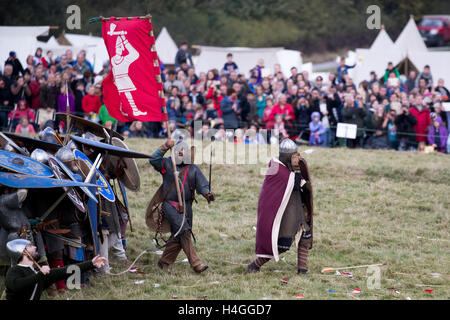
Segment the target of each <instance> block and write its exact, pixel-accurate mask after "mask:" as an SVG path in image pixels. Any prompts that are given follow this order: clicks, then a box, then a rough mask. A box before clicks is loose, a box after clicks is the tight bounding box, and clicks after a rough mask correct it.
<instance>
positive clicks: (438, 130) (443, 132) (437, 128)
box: [428, 116, 448, 153]
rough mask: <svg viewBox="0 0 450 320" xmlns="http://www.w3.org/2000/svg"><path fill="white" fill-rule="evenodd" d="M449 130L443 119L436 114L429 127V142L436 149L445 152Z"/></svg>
mask: <svg viewBox="0 0 450 320" xmlns="http://www.w3.org/2000/svg"><path fill="white" fill-rule="evenodd" d="M447 138H448V132H447V129H446V128H445V126H444V125H443V124H442V119H441V117H439V116H435V117H434V119H433V122H432V125H431V126H429V127H428V144H429V145H432V146H433V147H434V149H435V150H436V151H440V152H443V153H445V152H446V150H447V147H446V146H447Z"/></svg>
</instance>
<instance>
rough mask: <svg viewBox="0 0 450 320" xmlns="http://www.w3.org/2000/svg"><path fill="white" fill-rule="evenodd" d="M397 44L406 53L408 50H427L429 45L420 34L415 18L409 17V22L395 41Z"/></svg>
mask: <svg viewBox="0 0 450 320" xmlns="http://www.w3.org/2000/svg"><path fill="white" fill-rule="evenodd" d="M395 46H396V47H397V48H398V49H399V50H400V51H401V52H402V54H403V55H406V53H407V52H412V51H415V52H427V46H426V45H425V42H424V41H423V39H422V37H421V36H420V33H419V29H417V25H416V23H415V22H414V19H413V18H412V17H411V18H409V21H408V23H407V24H406V26H405V27H404V28H403V30H402V32H401V33H400V35H399V36H398V38H397V40H396V41H395Z"/></svg>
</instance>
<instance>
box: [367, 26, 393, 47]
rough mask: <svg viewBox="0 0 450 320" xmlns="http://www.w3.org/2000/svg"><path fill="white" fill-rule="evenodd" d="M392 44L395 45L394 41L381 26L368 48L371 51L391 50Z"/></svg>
mask: <svg viewBox="0 0 450 320" xmlns="http://www.w3.org/2000/svg"><path fill="white" fill-rule="evenodd" d="M397 41H398V39H397ZM394 46H395V44H394V41H392V39H391V37H389V35H388V34H387V32H386V30H384V27H382V28H381V30H380V32H378V35H377V37H376V38H375V40H374V41H373V43H372V45H371V46H370V50H371V51H381V50H393V49H394Z"/></svg>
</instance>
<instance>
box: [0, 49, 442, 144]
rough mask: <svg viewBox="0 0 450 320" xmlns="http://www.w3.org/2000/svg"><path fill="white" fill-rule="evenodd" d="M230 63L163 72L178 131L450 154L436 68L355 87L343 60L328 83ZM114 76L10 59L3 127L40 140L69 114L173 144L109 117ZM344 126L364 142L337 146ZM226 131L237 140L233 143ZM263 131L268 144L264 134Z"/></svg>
mask: <svg viewBox="0 0 450 320" xmlns="http://www.w3.org/2000/svg"><path fill="white" fill-rule="evenodd" d="M223 62H224V65H223V67H218V68H217V69H212V70H209V71H208V72H200V73H197V72H196V70H195V67H194V65H193V64H192V55H191V53H190V51H189V49H188V45H187V44H186V43H183V44H182V45H181V46H180V49H179V51H178V53H177V55H176V57H175V59H174V64H173V67H172V68H169V67H167V68H166V67H164V66H163V65H162V66H161V70H162V79H163V83H164V85H163V87H164V93H165V99H166V107H167V112H168V117H169V123H170V125H169V126H170V129H171V130H175V129H176V128H184V129H187V130H188V131H189V132H190V133H191V134H192V135H194V126H193V124H194V121H197V120H198V121H201V124H202V126H201V130H202V132H207V131H208V129H210V128H214V129H216V133H215V138H216V140H219V141H220V140H224V139H231V140H234V141H242V142H245V143H257V144H265V143H275V142H278V141H279V140H280V139H283V138H286V137H289V138H291V139H293V140H295V141H296V142H297V143H299V144H309V145H314V146H322V147H336V146H347V147H349V148H371V149H396V150H419V151H422V150H424V148H425V146H427V145H428V146H433V148H434V149H435V150H436V151H440V152H446V153H448V152H450V138H449V135H448V131H449V128H450V112H448V111H447V110H448V108H447V109H446V107H445V101H447V100H448V99H449V96H450V92H449V90H448V89H447V88H446V87H445V83H444V80H443V79H434V78H433V76H432V70H430V67H429V66H425V67H424V69H423V70H421V71H420V72H416V71H410V72H409V74H408V75H400V73H399V70H397V68H396V67H395V66H394V65H393V64H392V63H389V64H388V65H387V67H386V71H385V73H384V74H382V75H377V74H375V72H372V73H371V75H370V79H367V80H365V81H362V82H361V83H358V84H355V83H353V80H352V78H351V77H350V76H349V69H351V68H353V67H355V65H346V64H345V59H344V58H342V59H341V63H340V65H339V66H338V68H337V70H336V72H335V73H329V75H328V77H327V78H326V79H324V78H322V76H317V77H316V78H315V79H310V75H309V73H308V72H307V71H301V70H298V69H297V68H296V67H292V68H291V70H290V74H283V72H282V71H281V67H280V65H278V64H276V65H274V66H265V65H264V61H263V60H262V59H259V60H258V61H256V64H255V67H254V68H253V69H252V70H250V72H249V76H246V74H247V72H248V70H240V69H239V66H238V65H237V64H236V62H234V60H233V55H232V54H228V55H227V56H226V60H225V57H224V61H223ZM223 62H220V61H218V62H217V63H218V65H219V64H221V63H223ZM267 67H271V68H272V69H273V70H272V69H270V70H269V68H267ZM109 68H110V66H109V63H108V62H106V63H105V64H104V69H103V70H102V71H101V72H99V73H98V74H96V73H94V71H93V67H92V65H91V63H90V62H89V61H87V60H86V52H85V51H80V52H79V53H78V54H77V55H76V57H74V56H73V53H72V51H71V50H67V51H66V52H65V54H63V55H61V56H58V57H54V55H53V53H52V52H51V51H48V52H46V55H45V56H44V55H43V51H42V49H40V48H38V49H37V50H36V52H35V54H34V55H29V56H28V58H27V60H26V62H25V66H23V65H22V64H21V62H20V61H19V60H18V59H17V58H16V54H15V52H11V53H10V57H9V58H8V60H7V61H6V62H5V65H4V68H3V72H2V75H1V78H0V103H1V109H0V125H1V127H2V128H3V130H10V131H15V132H17V133H33V132H37V131H39V130H42V128H44V127H45V126H48V125H59V124H54V123H53V122H52V121H53V119H54V117H53V116H54V113H55V112H66V107H67V105H69V107H70V112H71V113H72V114H76V115H79V116H82V117H85V118H87V119H90V120H93V121H96V122H100V123H101V124H103V125H105V126H107V127H110V128H114V129H116V130H118V131H119V132H121V133H122V134H123V135H125V136H128V137H148V138H164V137H166V136H167V128H166V125H165V124H164V123H155V122H140V121H135V122H131V123H123V122H117V121H116V120H115V119H114V118H112V117H111V116H110V115H109V114H108V110H107V108H106V107H105V105H104V104H103V101H102V100H103V99H102V81H103V79H104V78H105V77H106V75H107V74H108V73H109ZM449 72H450V71H449ZM66 83H67V87H66ZM338 123H349V124H354V125H356V126H357V134H356V139H343V138H337V137H336V128H337V124H338ZM227 129H233V130H234V131H233V133H231V134H230V133H229V132H228V131H227ZM247 129H253V130H250V131H248V130H247ZM262 129H266V130H267V135H263V134H261V133H263V132H265V131H261V130H262ZM248 132H254V133H255V134H248Z"/></svg>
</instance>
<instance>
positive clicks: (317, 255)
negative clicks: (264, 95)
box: [59, 139, 450, 299]
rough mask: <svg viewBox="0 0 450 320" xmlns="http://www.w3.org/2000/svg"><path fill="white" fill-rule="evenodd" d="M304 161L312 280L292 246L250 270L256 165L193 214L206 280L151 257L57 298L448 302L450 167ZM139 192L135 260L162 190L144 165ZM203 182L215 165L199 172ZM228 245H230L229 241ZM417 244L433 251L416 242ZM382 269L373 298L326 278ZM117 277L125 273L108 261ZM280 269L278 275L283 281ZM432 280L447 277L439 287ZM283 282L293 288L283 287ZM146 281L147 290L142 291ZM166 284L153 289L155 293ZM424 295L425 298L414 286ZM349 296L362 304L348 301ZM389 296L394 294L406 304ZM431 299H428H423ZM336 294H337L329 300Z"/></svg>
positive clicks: (336, 158)
mask: <svg viewBox="0 0 450 320" xmlns="http://www.w3.org/2000/svg"><path fill="white" fill-rule="evenodd" d="M161 142H162V141H158V140H145V141H144V140H140V139H129V140H127V144H128V145H129V147H130V148H131V149H134V150H137V151H141V152H146V153H152V152H153V150H154V149H155V148H156V147H157V146H158V145H159V144H160V143H161ZM305 149H311V148H309V147H301V148H300V152H301V153H302V155H303V156H304V157H305V158H306V159H307V160H308V163H309V166H310V171H311V175H312V179H313V187H314V192H315V193H314V204H315V213H316V215H315V220H314V221H315V222H314V226H315V229H314V235H315V239H314V244H313V249H312V250H311V251H310V257H309V261H308V262H309V271H310V274H309V275H306V276H304V275H297V273H296V271H297V260H296V259H297V258H296V251H297V250H296V247H293V248H291V250H290V251H288V252H287V253H285V254H283V255H282V257H283V258H284V259H283V260H280V261H279V262H278V263H275V262H274V261H271V262H269V263H267V264H266V265H265V266H264V267H263V268H262V269H261V272H260V273H259V274H248V273H247V272H246V265H247V264H248V263H250V262H251V261H252V260H253V259H254V246H255V231H254V230H253V226H255V225H256V214H257V201H258V196H259V191H260V188H261V185H262V181H263V178H264V177H263V176H262V175H260V174H259V169H260V168H263V167H266V164H259V165H215V166H214V167H213V182H212V188H213V191H214V192H215V194H216V201H215V202H214V203H212V204H211V205H208V204H207V202H206V201H205V200H204V199H203V197H199V198H198V200H199V203H198V204H194V233H195V236H196V238H197V244H196V248H197V252H198V254H199V256H200V258H201V259H202V260H203V262H205V263H207V264H208V265H209V267H210V268H209V269H208V270H207V271H206V272H205V273H204V274H201V275H197V274H195V273H194V272H193V271H192V269H190V268H189V265H188V263H185V262H183V259H184V258H185V255H184V253H183V252H181V254H180V255H179V257H178V259H177V262H176V263H175V264H174V265H173V266H171V267H170V269H169V271H167V272H163V271H161V270H160V269H159V268H158V267H157V265H156V262H157V261H158V259H159V256H158V255H156V254H154V253H149V254H146V255H144V256H143V257H142V258H141V259H140V260H139V261H138V263H137V267H138V268H139V270H140V271H143V272H145V274H142V275H140V274H134V273H127V274H125V275H122V276H105V277H102V278H94V277H92V278H91V280H92V282H93V285H94V286H93V287H88V288H84V289H82V290H72V291H68V292H67V293H65V294H64V295H61V296H60V297H59V299H170V298H171V297H172V296H173V295H176V296H178V298H179V299H201V298H204V297H205V296H206V297H207V298H208V299H264V298H269V299H295V295H297V294H303V295H304V296H305V299H406V297H410V298H411V299H450V285H449V279H450V275H449V274H450V263H449V262H450V261H449V249H450V236H449V229H450V228H449V227H450V224H449V222H450V221H449V212H450V210H449V202H450V201H449V196H450V187H449V181H450V158H449V156H448V155H442V154H418V153H409V152H404V153H400V152H393V151H367V150H348V149H345V148H342V149H318V148H313V149H314V152H313V153H312V154H309V155H307V154H305V153H303V151H304V150H305ZM137 163H138V166H139V170H140V175H141V189H140V191H139V192H137V193H132V192H129V193H128V196H129V203H130V206H131V214H132V223H133V227H134V232H133V233H131V232H128V247H129V251H128V258H129V259H130V260H134V258H135V257H136V256H137V255H138V254H139V253H140V252H141V251H142V250H144V249H146V248H148V247H152V246H153V245H152V241H151V240H152V237H153V232H150V231H149V230H148V229H147V227H146V225H145V220H144V219H145V210H146V207H147V204H148V202H149V200H150V198H151V196H152V195H153V193H154V192H155V191H156V189H157V188H158V186H159V185H160V183H161V177H160V175H159V174H158V173H157V172H156V171H154V170H153V168H152V167H151V166H150V165H149V164H148V162H147V161H146V160H137ZM201 168H202V170H203V172H204V173H205V175H206V176H207V175H208V166H207V165H206V164H203V165H201ZM225 235H226V236H225ZM418 236H419V237H423V238H427V239H440V240H427V239H419V238H418ZM382 262H386V263H387V264H386V265H385V266H382V267H381V288H380V289H373V290H370V289H368V288H367V274H366V269H353V270H350V271H352V272H353V275H354V278H353V279H348V278H345V277H342V276H337V275H334V274H321V272H320V271H321V269H322V268H323V267H343V266H344V267H345V266H350V265H362V264H374V263H382ZM112 266H113V272H119V271H122V270H124V269H125V268H126V267H127V266H125V265H120V264H117V263H114V262H112ZM276 270H280V271H281V272H276ZM430 273H440V274H441V276H440V277H439V278H434V277H432V275H431V274H430ZM283 277H286V278H287V279H288V284H282V282H281V278H283ZM137 280H145V282H144V283H143V284H139V285H138V284H135V281H137ZM155 283H158V284H160V286H159V287H154V284H155ZM417 285H427V287H423V286H417ZM353 288H359V289H361V294H360V295H358V296H356V297H352V296H351V295H350V293H351V291H352V290H353ZM389 288H397V289H398V290H399V291H400V294H394V293H392V290H390V289H389ZM427 288H432V289H434V292H433V293H431V294H429V293H426V292H424V289H427ZM327 290H335V291H336V293H328V292H327Z"/></svg>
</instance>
